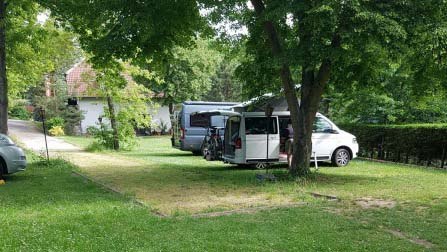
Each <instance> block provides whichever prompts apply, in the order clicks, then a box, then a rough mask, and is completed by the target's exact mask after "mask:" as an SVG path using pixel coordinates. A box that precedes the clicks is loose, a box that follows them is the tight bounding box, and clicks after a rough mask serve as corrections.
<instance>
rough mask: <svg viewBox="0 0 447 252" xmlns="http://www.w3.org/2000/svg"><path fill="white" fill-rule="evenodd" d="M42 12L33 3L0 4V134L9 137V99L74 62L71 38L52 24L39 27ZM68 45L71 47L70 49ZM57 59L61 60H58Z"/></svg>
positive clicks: (20, 1)
mask: <svg viewBox="0 0 447 252" xmlns="http://www.w3.org/2000/svg"><path fill="white" fill-rule="evenodd" d="M42 12H43V9H42V8H41V7H40V6H39V5H38V4H37V3H35V1H32V0H15V1H8V2H6V1H1V2H0V132H2V133H7V131H8V127H7V119H8V105H9V103H10V102H9V101H10V98H11V97H12V98H16V97H19V96H21V95H23V94H24V93H25V92H26V90H28V88H29V87H32V86H36V85H38V84H41V83H42V80H43V77H44V74H46V73H50V72H53V71H55V69H56V68H60V65H61V64H60V63H61V62H62V60H56V58H58V59H63V60H64V61H65V62H66V61H69V60H70V59H72V55H73V53H72V52H73V50H72V48H73V41H72V37H71V36H70V35H67V34H66V33H64V32H62V31H61V30H59V29H57V28H55V26H54V23H53V22H47V23H45V24H42V23H39V22H38V19H37V16H38V15H39V14H40V13H42ZM67 44H69V46H67ZM56 55H58V56H59V57H57V56H56Z"/></svg>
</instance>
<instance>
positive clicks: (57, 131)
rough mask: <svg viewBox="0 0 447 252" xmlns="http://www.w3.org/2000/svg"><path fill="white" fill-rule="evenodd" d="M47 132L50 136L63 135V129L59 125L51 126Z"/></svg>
mask: <svg viewBox="0 0 447 252" xmlns="http://www.w3.org/2000/svg"><path fill="white" fill-rule="evenodd" d="M48 133H50V135H52V136H65V133H64V129H63V128H62V127H61V126H54V127H52V128H51V129H50V130H49V131H48Z"/></svg>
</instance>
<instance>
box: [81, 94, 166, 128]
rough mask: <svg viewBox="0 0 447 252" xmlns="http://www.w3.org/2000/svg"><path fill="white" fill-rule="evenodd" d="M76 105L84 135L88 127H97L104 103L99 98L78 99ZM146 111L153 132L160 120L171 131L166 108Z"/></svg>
mask: <svg viewBox="0 0 447 252" xmlns="http://www.w3.org/2000/svg"><path fill="white" fill-rule="evenodd" d="M78 105H79V110H81V111H82V112H83V115H84V120H82V122H81V130H82V133H83V134H84V133H86V132H87V128H88V127H90V126H96V127H98V117H99V116H100V115H103V114H104V106H105V101H104V100H103V99H101V98H80V99H79V100H78ZM148 111H149V114H151V115H152V124H153V125H154V126H153V130H156V131H159V129H158V128H157V127H155V125H159V124H160V121H161V120H163V122H165V123H167V126H168V130H170V129H171V119H170V116H169V108H168V107H167V106H156V108H155V109H153V108H148Z"/></svg>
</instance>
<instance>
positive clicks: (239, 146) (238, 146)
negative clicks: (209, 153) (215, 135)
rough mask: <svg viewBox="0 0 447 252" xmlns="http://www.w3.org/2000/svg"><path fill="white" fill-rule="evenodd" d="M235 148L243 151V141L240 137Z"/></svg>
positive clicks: (235, 143)
mask: <svg viewBox="0 0 447 252" xmlns="http://www.w3.org/2000/svg"><path fill="white" fill-rule="evenodd" d="M234 147H235V148H236V149H242V140H241V138H240V137H238V138H237V139H236V141H235V142H234Z"/></svg>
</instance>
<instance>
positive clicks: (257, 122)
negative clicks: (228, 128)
mask: <svg viewBox="0 0 447 252" xmlns="http://www.w3.org/2000/svg"><path fill="white" fill-rule="evenodd" d="M276 121H277V120H276V117H271V118H267V117H248V118H245V134H246V135H265V134H267V131H268V133H269V134H278V126H277V123H276Z"/></svg>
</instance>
